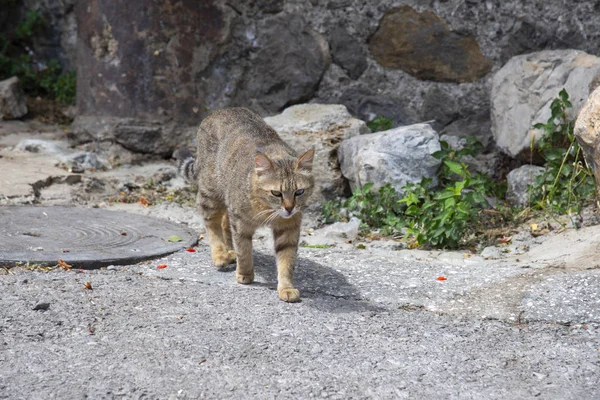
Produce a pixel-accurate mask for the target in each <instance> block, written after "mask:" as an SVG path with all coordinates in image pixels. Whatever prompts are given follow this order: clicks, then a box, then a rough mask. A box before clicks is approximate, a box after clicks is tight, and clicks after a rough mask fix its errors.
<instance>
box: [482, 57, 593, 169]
mask: <svg viewBox="0 0 600 400" xmlns="http://www.w3.org/2000/svg"><path fill="white" fill-rule="evenodd" d="M598 77H600V58H598V57H595V56H593V55H590V54H587V53H585V52H582V51H578V50H545V51H540V52H536V53H531V54H525V55H520V56H516V57H513V58H511V59H510V60H509V61H508V62H507V63H506V65H504V67H502V68H501V69H500V70H499V71H498V72H497V73H496V75H495V76H494V78H493V80H492V93H491V117H492V132H493V135H494V139H495V141H496V144H497V145H498V147H499V148H500V149H501V150H502V151H504V152H505V153H506V154H508V155H510V156H513V157H516V156H517V155H519V154H520V153H521V152H523V151H528V150H529V147H530V142H531V137H532V136H535V138H536V140H537V139H539V138H540V137H541V134H542V131H541V130H539V129H533V125H534V124H536V123H538V122H542V123H545V122H546V121H547V120H548V118H549V117H550V115H551V113H550V104H551V103H552V100H553V99H554V98H556V97H557V95H558V93H559V92H560V91H561V90H562V89H563V88H564V89H565V90H566V91H567V93H569V98H570V101H571V103H572V104H573V107H572V108H571V109H570V114H571V115H570V117H571V118H572V119H574V118H575V117H576V116H577V114H578V112H579V110H581V107H582V106H583V104H584V102H585V101H586V99H587V98H588V96H589V94H590V91H591V89H593V88H592V87H591V86H592V83H593V82H594V81H596V79H597V78H598Z"/></svg>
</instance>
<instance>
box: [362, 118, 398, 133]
mask: <svg viewBox="0 0 600 400" xmlns="http://www.w3.org/2000/svg"><path fill="white" fill-rule="evenodd" d="M367 126H368V127H369V129H370V130H371V132H381V131H387V130H390V129H392V128H393V126H394V121H393V120H392V119H390V118H387V117H375V118H373V119H372V120H371V121H369V122H367Z"/></svg>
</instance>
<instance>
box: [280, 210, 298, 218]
mask: <svg viewBox="0 0 600 400" xmlns="http://www.w3.org/2000/svg"><path fill="white" fill-rule="evenodd" d="M297 212H298V210H297V209H295V208H294V209H293V210H292V211H287V210H277V215H278V216H280V217H282V218H285V219H289V218H292V217H293V216H294V215H295V214H296V213H297Z"/></svg>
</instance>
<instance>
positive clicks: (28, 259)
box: [0, 206, 198, 268]
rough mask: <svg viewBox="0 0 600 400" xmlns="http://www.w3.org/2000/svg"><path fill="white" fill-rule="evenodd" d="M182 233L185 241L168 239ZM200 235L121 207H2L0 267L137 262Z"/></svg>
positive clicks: (175, 248)
mask: <svg viewBox="0 0 600 400" xmlns="http://www.w3.org/2000/svg"><path fill="white" fill-rule="evenodd" d="M173 236H178V237H179V238H181V239H182V241H180V242H170V241H168V240H167V239H169V238H172V239H173ZM197 239H198V236H197V235H196V234H195V233H193V232H192V231H191V230H189V229H187V228H185V227H183V226H180V225H177V224H174V223H172V222H169V221H163V220H158V219H154V218H151V217H146V216H142V215H136V214H129V213H125V212H118V211H107V210H101V209H97V208H75V207H29V206H5V207H0V266H1V265H6V266H14V265H16V264H18V263H31V264H43V265H56V263H57V262H58V259H61V258H62V259H63V260H64V261H65V262H66V263H68V264H71V265H72V266H74V267H77V268H100V267H103V266H107V265H115V264H133V263H136V262H139V261H142V260H147V259H149V258H154V257H160V256H163V255H166V254H170V253H173V252H175V251H178V250H180V249H182V248H186V247H191V246H194V245H195V244H196V243H197Z"/></svg>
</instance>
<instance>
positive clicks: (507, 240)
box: [496, 236, 512, 243]
mask: <svg viewBox="0 0 600 400" xmlns="http://www.w3.org/2000/svg"><path fill="white" fill-rule="evenodd" d="M496 240H497V241H498V243H510V241H511V240H512V236H502V237H501V238H498V239H496Z"/></svg>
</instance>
